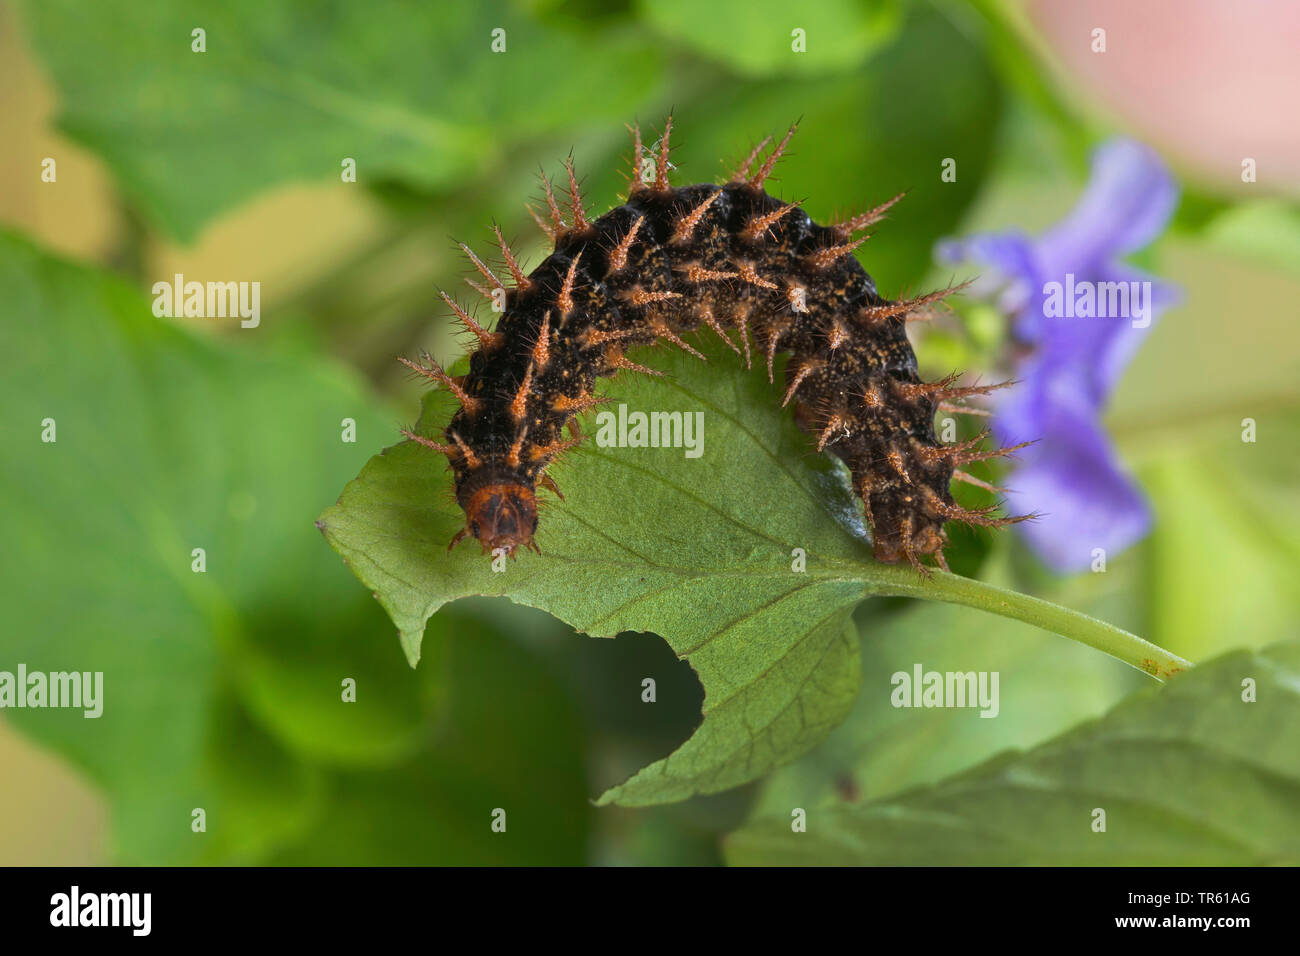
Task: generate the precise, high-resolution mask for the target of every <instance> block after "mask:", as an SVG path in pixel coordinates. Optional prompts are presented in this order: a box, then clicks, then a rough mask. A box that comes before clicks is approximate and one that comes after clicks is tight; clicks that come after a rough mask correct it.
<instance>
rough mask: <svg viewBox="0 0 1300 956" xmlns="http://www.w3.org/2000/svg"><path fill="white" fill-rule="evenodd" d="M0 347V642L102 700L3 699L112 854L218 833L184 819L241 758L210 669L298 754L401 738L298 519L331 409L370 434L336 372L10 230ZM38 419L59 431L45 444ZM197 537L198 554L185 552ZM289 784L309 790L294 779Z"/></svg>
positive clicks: (247, 842) (307, 515)
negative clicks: (76, 780)
mask: <svg viewBox="0 0 1300 956" xmlns="http://www.w3.org/2000/svg"><path fill="white" fill-rule="evenodd" d="M240 334H241V335H242V336H248V337H255V336H256V335H257V334H258V333H256V332H242V333H240ZM250 340H251V338H244V339H241V344H246V343H247V342H248V341H250ZM0 354H3V355H4V356H5V357H6V359H7V366H6V372H5V375H4V376H3V378H2V379H0V403H3V405H4V407H5V409H6V410H7V414H6V415H5V417H4V420H3V425H0V429H3V432H2V433H0V441H3V444H4V447H5V448H6V449H7V451H6V454H5V456H4V458H3V460H2V461H0V494H2V495H3V497H4V500H6V501H9V502H13V503H20V504H19V505H18V506H17V507H15V508H13V509H11V511H10V512H9V513H8V515H7V520H6V527H5V530H6V535H7V545H6V547H5V548H4V549H0V581H2V582H3V589H4V593H3V604H4V607H5V611H6V627H5V628H4V629H3V633H2V634H0V660H3V661H5V662H8V663H6V665H5V669H11V667H10V665H11V664H12V665H16V664H17V663H20V662H21V663H25V664H26V665H27V667H28V669H29V670H31V671H36V670H43V671H62V670H77V671H102V672H103V673H104V697H105V703H104V713H103V716H102V717H100V718H98V719H85V718H83V717H82V715H81V712H80V711H69V710H53V709H50V710H21V711H18V710H15V711H7V712H6V718H7V719H10V720H12V721H13V722H14V723H15V724H16V725H17V726H18V727H20V728H21V729H22V730H23V731H24V732H25V733H27V734H30V735H31V736H33V737H34V738H36V739H37V740H40V741H42V742H44V743H46V744H48V745H49V746H51V747H53V748H54V749H55V750H57V751H59V752H60V753H62V754H64V755H65V756H67V757H68V758H69V759H70V760H72V761H73V762H74V763H76V764H78V765H80V766H82V767H85V768H87V769H88V770H89V772H90V774H91V776H92V777H93V778H94V779H95V780H96V781H97V782H98V783H99V784H100V785H101V786H102V787H103V788H104V789H105V790H106V791H107V793H108V795H109V798H110V800H111V801H112V805H113V811H114V826H115V832H116V838H117V842H118V855H119V858H120V859H121V860H122V861H123V862H134V863H139V862H150V863H163V862H183V861H187V860H193V859H196V858H198V856H200V855H202V854H204V853H205V852H207V850H206V849H205V847H208V846H210V845H211V844H212V843H213V842H214V841H208V842H207V843H204V842H203V841H199V840H196V839H194V838H193V837H192V834H191V832H190V829H189V821H190V811H191V809H192V808H194V807H198V806H201V807H204V808H206V809H207V811H208V814H209V818H210V820H211V821H213V823H212V825H213V826H214V827H215V826H216V825H217V822H216V821H218V820H222V819H224V820H226V821H229V820H230V819H231V818H232V813H227V812H226V809H225V808H224V805H225V804H226V803H228V802H232V801H233V802H238V795H237V794H236V793H234V792H232V791H231V790H230V788H229V787H227V786H226V784H228V783H231V782H234V783H238V782H239V778H240V775H239V774H233V775H231V774H227V775H224V776H223V775H221V774H219V773H216V771H215V770H214V767H219V766H220V762H219V761H218V762H217V763H216V764H214V763H213V762H212V760H213V759H214V758H213V752H214V748H216V749H219V748H220V747H221V746H223V744H222V742H221V739H220V738H221V733H222V731H221V730H220V727H221V726H223V725H224V724H226V723H230V721H226V720H225V718H220V717H219V716H218V688H219V687H223V686H229V687H233V688H234V689H235V690H236V691H237V692H238V693H239V694H240V695H241V696H242V703H243V704H244V705H246V706H247V707H248V708H249V710H250V712H251V714H252V715H253V717H255V718H257V719H259V720H261V721H262V722H263V723H264V725H265V727H264V729H268V730H270V731H272V737H273V738H275V741H276V743H277V744H280V745H283V744H284V743H285V742H286V741H291V742H294V743H296V744H297V745H298V749H300V750H301V751H304V752H310V753H311V754H313V755H315V756H321V757H327V758H332V759H339V760H349V761H351V760H362V761H365V762H373V761H374V760H375V756H374V754H380V755H384V754H387V755H390V756H391V755H393V754H395V753H398V752H400V751H401V749H402V748H403V747H405V746H408V745H409V740H408V738H409V734H410V726H411V724H412V723H414V722H416V721H418V719H419V715H420V714H421V706H420V701H419V699H418V696H417V690H416V688H415V687H414V685H413V684H412V682H411V681H410V679H409V671H407V670H406V669H405V667H404V666H403V665H402V663H401V660H400V658H399V657H398V655H396V654H393V653H392V652H391V650H390V649H389V646H388V645H387V642H383V641H377V640H374V639H369V640H367V638H371V637H372V636H373V635H374V634H376V633H377V632H379V631H382V630H383V627H382V624H381V623H380V622H381V621H382V616H381V615H379V614H378V609H377V608H376V607H374V605H373V604H372V603H371V602H370V600H369V598H367V597H365V596H364V595H362V594H359V593H358V592H357V591H356V590H355V588H354V587H353V586H351V584H350V579H349V578H348V575H347V574H346V572H345V571H344V569H342V568H340V567H339V566H338V562H337V561H334V560H332V559H331V558H330V556H329V555H327V554H323V553H322V549H321V548H320V543H319V541H318V540H317V539H316V536H315V534H314V532H313V531H312V527H311V521H312V517H313V514H312V511H313V508H312V505H313V503H314V502H315V501H318V500H319V499H320V498H321V497H322V496H324V495H327V494H328V493H329V491H328V490H327V489H332V488H337V486H338V482H340V481H342V480H344V478H345V477H346V476H347V475H348V474H349V473H352V472H354V471H355V469H356V467H357V464H358V460H357V457H356V456H357V446H356V445H350V444H345V443H343V442H342V441H341V440H340V438H341V431H340V424H341V421H342V419H344V418H353V419H355V420H356V423H357V431H358V434H359V435H360V436H362V438H363V440H364V439H365V437H366V436H372V440H373V436H376V435H379V434H382V433H384V432H386V431H387V429H388V428H389V427H390V425H389V422H388V420H387V416H386V415H383V414H381V413H380V412H379V411H377V410H376V409H375V408H373V406H372V400H371V399H370V398H369V397H368V396H367V395H366V394H365V392H364V390H363V389H362V388H361V386H360V385H359V383H358V382H357V381H355V379H354V378H353V377H352V376H350V375H348V374H347V373H345V372H344V371H343V370H341V369H340V368H338V367H335V366H333V365H330V364H326V363H322V362H317V361H309V360H305V359H303V358H301V357H296V356H292V355H288V354H273V353H264V354H257V353H255V352H252V351H251V350H249V349H247V348H245V349H235V348H231V347H229V346H222V345H217V344H214V343H212V342H208V341H203V340H200V339H199V338H197V337H195V336H193V335H191V334H189V333H186V332H185V331H183V330H181V329H179V328H177V327H176V326H174V325H173V324H171V323H170V322H168V321H166V320H161V319H157V318H155V317H154V316H153V315H152V313H151V309H150V303H149V300H148V299H147V298H146V297H144V296H142V295H140V294H139V293H138V292H137V291H135V290H134V289H132V288H130V287H128V286H127V285H126V284H124V283H122V282H121V281H119V280H116V279H112V278H109V277H106V276H104V275H102V274H99V273H96V272H93V271H90V270H87V269H83V268H80V267H77V266H75V265H72V264H69V263H66V262H64V261H61V260H58V259H54V258H52V257H50V256H47V255H46V254H44V253H42V252H40V251H39V250H37V249H35V248H33V247H32V246H31V245H29V244H28V243H26V242H25V241H24V240H22V239H20V238H17V237H15V236H12V235H8V234H0ZM46 418H50V419H53V420H54V421H55V427H56V428H57V439H58V440H57V442H54V443H43V442H42V441H41V433H42V429H43V425H42V421H43V420H44V419H46ZM194 548H203V549H205V551H206V564H207V570H206V573H195V572H193V571H192V570H191V562H192V560H193V558H192V556H191V551H192V549H194ZM377 624H378V625H379V627H376V625H377ZM308 658H311V659H312V660H311V665H312V666H310V667H305V666H304V663H305V662H306V661H307V659H308ZM346 677H353V678H356V679H358V680H359V681H360V682H361V686H362V690H361V693H360V694H359V695H358V702H357V703H356V704H344V703H343V702H342V700H341V696H340V695H341V682H342V680H343V679H344V678H346ZM380 688H383V689H382V690H380ZM345 708H348V709H349V716H348V717H347V718H340V717H339V716H337V715H338V713H339V712H340V711H342V710H344V709H345ZM229 709H230V708H229V707H228V706H226V705H222V712H228V711H229ZM238 719H239V720H246V719H247V718H246V717H239V718H238ZM322 729H324V730H326V731H328V733H329V734H330V738H329V739H322V737H321V730H322ZM272 746H273V745H272V744H270V743H268V744H267V745H266V748H262V749H268V748H271V747H272ZM286 763H287V760H286ZM284 773H285V774H286V775H288V776H289V777H292V776H293V774H294V773H297V771H292V772H291V771H290V768H289V766H287V765H286V767H285V768H284ZM267 782H268V785H270V784H273V783H274V781H272V780H270V779H269V778H268V781H267ZM289 784H292V787H291V788H290V789H291V790H292V791H293V792H300V793H302V794H303V795H304V800H303V801H297V802H295V803H294V805H301V806H303V807H307V805H308V802H309V801H306V800H305V796H306V794H307V791H306V789H305V787H306V782H305V781H303V786H302V787H299V786H298V784H297V783H294V782H293V780H291V779H290V780H286V786H289ZM232 805H233V803H232ZM266 819H267V818H266V815H265V814H262V815H261V817H260V820H259V821H253V822H255V823H256V826H257V827H258V828H259V830H260V831H261V836H258V837H257V838H256V839H253V838H252V836H251V835H247V838H246V836H241V835H238V834H232V833H226V834H222V835H221V839H220V841H215V842H219V843H221V845H225V846H227V847H230V848H232V850H234V849H238V850H239V852H245V851H247V850H248V848H249V847H250V846H264V845H265V844H266V843H267V841H268V839H269V834H268V833H267V832H266V831H267V830H268V824H267V823H266ZM280 822H281V823H284V824H285V825H286V826H287V825H288V824H289V822H290V821H288V820H282V821H280ZM277 825H278V824H277ZM213 832H214V836H215V831H213Z"/></svg>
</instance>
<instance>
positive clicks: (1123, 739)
mask: <svg viewBox="0 0 1300 956" xmlns="http://www.w3.org/2000/svg"><path fill="white" fill-rule="evenodd" d="M1247 678H1249V679H1251V680H1252V681H1253V682H1254V683H1255V685H1256V689H1255V693H1256V695H1257V700H1256V702H1254V703H1246V702H1244V701H1243V699H1242V696H1243V693H1244V691H1243V682H1244V681H1245V680H1246V679H1247ZM1298 734H1300V642H1294V641H1293V642H1287V643H1284V644H1276V645H1273V646H1272V647H1270V648H1267V649H1265V650H1263V651H1260V652H1258V653H1249V652H1244V651H1238V652H1234V653H1231V654H1228V655H1226V656H1224V657H1220V658H1217V659H1216V660H1214V661H1211V662H1208V663H1206V664H1202V665H1199V666H1197V667H1196V668H1194V669H1193V670H1191V671H1190V672H1188V673H1185V674H1183V675H1181V676H1179V677H1177V678H1175V679H1174V680H1172V681H1171V682H1170V683H1169V684H1167V685H1165V686H1164V687H1162V688H1160V689H1158V690H1149V691H1142V692H1139V693H1137V694H1135V695H1133V696H1132V697H1130V698H1128V699H1127V700H1125V701H1124V702H1123V703H1121V704H1120V705H1119V706H1117V707H1116V708H1115V709H1114V710H1112V711H1111V712H1110V713H1108V714H1107V715H1106V716H1105V717H1103V718H1101V719H1100V720H1098V721H1093V722H1090V723H1088V724H1086V725H1084V726H1082V727H1079V728H1077V729H1075V730H1073V731H1071V732H1069V733H1067V734H1065V735H1064V736H1062V737H1059V738H1057V739H1056V740H1053V741H1051V742H1050V743H1046V744H1043V745H1042V746H1040V747H1036V748H1034V749H1033V750H1030V751H1027V752H1009V753H1005V754H1003V755H1001V756H1000V757H996V758H994V759H993V760H990V761H988V762H987V763H984V764H982V765H981V766H979V767H976V768H975V769H973V770H971V771H969V772H967V773H963V774H960V775H958V776H956V777H951V778H948V779H946V780H944V781H941V782H940V783H938V784H935V785H933V786H928V787H922V788H918V789H915V790H911V791H909V792H907V793H903V794H899V795H897V796H894V797H889V798H886V799H883V800H879V801H875V802H868V803H862V804H859V805H857V806H845V807H839V808H834V809H832V808H826V809H822V810H816V809H814V810H810V812H809V814H808V829H807V832H806V833H795V832H792V830H791V817H790V816H789V814H788V812H787V813H786V814H784V815H782V816H776V817H772V818H767V819H762V820H757V821H755V822H753V823H751V824H749V825H748V826H746V827H744V828H742V829H741V830H738V831H736V832H735V833H733V834H732V835H731V836H730V837H728V838H727V841H726V849H727V858H728V861H729V862H731V863H733V864H764V865H781V864H787V865H788V864H838V865H864V864H865V865H872V864H883V865H900V864H903V865H906V864H949V865H951V864H979V865H1019V864H1027V865H1060V864H1066V865H1113V866H1130V865H1143V866H1152V865H1219V866H1225V865H1229V866H1230V865H1238V866H1251V865H1255V866H1258V865H1269V864H1292V865H1294V864H1295V863H1297V862H1298V861H1300V748H1297V747H1296V746H1295V740H1296V736H1297V735H1298ZM1096 808H1100V809H1102V810H1104V811H1105V813H1106V818H1105V824H1106V830H1105V832H1104V833H1099V832H1093V829H1092V824H1093V819H1094V810H1095V809H1096Z"/></svg>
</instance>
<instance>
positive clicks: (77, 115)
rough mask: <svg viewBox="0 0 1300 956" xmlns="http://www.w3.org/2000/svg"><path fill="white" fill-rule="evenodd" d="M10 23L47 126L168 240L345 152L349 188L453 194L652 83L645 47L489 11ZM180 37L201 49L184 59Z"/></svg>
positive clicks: (305, 1)
mask: <svg viewBox="0 0 1300 956" xmlns="http://www.w3.org/2000/svg"><path fill="white" fill-rule="evenodd" d="M24 11H25V14H26V16H25V21H26V23H27V24H28V26H29V28H30V30H31V32H32V35H33V38H34V40H35V45H36V48H37V50H38V51H39V53H40V54H41V56H42V58H43V60H44V62H45V65H46V66H47V67H48V68H49V70H50V72H51V73H52V75H53V78H54V81H55V84H56V85H57V86H58V88H59V92H60V103H61V108H62V112H61V113H60V120H59V123H60V126H61V127H62V128H63V129H64V130H65V131H66V132H67V133H68V134H69V135H70V136H72V137H73V138H74V139H76V140H77V141H79V142H81V143H82V144H84V145H86V146H87V147H89V148H90V149H92V150H94V151H95V152H97V153H99V154H100V155H101V156H102V157H103V158H104V160H105V161H106V162H107V163H108V164H109V166H110V167H111V168H112V169H113V171H114V172H115V173H116V175H117V176H118V178H119V180H120V181H121V184H122V187H123V189H124V190H125V191H126V193H127V195H128V196H130V197H131V199H132V200H134V201H135V202H136V203H138V204H139V205H140V207H141V208H142V209H144V210H145V211H146V212H147V213H148V214H149V216H150V217H152V218H153V219H155V220H156V221H157V222H158V223H159V224H160V225H161V226H163V227H164V228H165V229H166V230H167V231H168V232H170V233H172V234H174V235H176V236H178V237H180V238H182V239H192V238H193V237H194V236H195V235H196V234H197V233H198V231H199V229H200V228H201V227H202V226H203V225H204V223H205V222H206V221H207V220H209V219H210V218H212V217H213V216H214V215H216V214H217V213H219V212H221V211H223V210H225V209H227V208H229V207H230V206H233V205H235V204H236V203H239V202H241V201H243V200H245V199H247V198H249V197H250V196H252V195H254V194H255V193H257V192H260V191H262V190H265V189H267V188H269V187H270V186H272V185H275V184H277V183H281V182H287V181H291V180H303V179H307V180H329V179H333V180H334V181H335V182H339V178H338V177H339V175H340V172H341V165H340V164H341V162H342V161H343V159H344V158H345V157H350V158H352V159H355V160H356V164H357V177H358V182H360V183H375V182H377V181H379V180H380V179H382V178H394V179H398V180H401V181H404V182H407V183H410V184H412V185H414V186H416V187H419V188H422V189H429V188H433V187H454V186H456V185H458V184H459V183H460V181H461V180H462V179H464V178H466V177H473V176H476V175H478V174H479V172H480V171H481V170H482V169H483V168H484V167H487V166H491V165H493V164H494V163H496V162H497V161H498V160H499V158H500V156H501V154H502V151H503V150H504V149H505V147H507V146H508V145H509V142H510V141H511V140H513V139H518V138H524V137H528V136H532V135H536V134H539V133H545V132H549V131H551V130H553V129H555V128H557V127H561V126H565V125H569V124H572V123H573V121H574V117H575V116H577V117H581V118H582V120H583V121H586V122H597V121H609V122H613V121H615V120H617V121H619V122H622V121H623V120H624V119H626V117H628V116H629V115H630V114H631V113H632V112H633V111H634V107H635V105H636V104H637V103H638V102H640V101H641V98H642V97H643V96H644V95H645V93H646V92H647V90H648V89H649V88H650V87H651V85H652V84H653V83H654V82H655V80H656V79H657V76H658V72H659V57H658V54H657V51H656V49H655V48H654V47H653V46H652V45H650V44H647V43H645V42H644V41H641V40H637V39H635V38H633V37H632V36H630V35H629V34H627V33H611V32H601V33H599V34H591V35H588V34H580V33H570V32H560V31H558V30H555V29H551V28H546V27H543V26H541V25H539V24H537V23H535V22H533V21H532V20H531V19H529V18H528V16H527V15H526V14H525V13H523V12H522V11H519V10H517V9H515V8H513V7H512V6H511V5H510V4H508V3H506V2H504V0H486V2H480V3H455V4H446V3H444V4H438V5H436V6H431V7H412V6H411V5H410V4H407V3H402V2H399V0H378V2H373V3H367V4H363V5H359V4H355V3H348V2H344V0H330V2H324V3H323V2H317V0H286V2H283V3H276V4H270V5H268V4H265V3H262V2H260V0H229V2H226V3H222V4H208V5H205V7H204V8H203V10H202V11H201V12H200V11H196V10H195V9H194V8H193V6H192V5H191V4H189V3H185V2H181V0H164V2H157V3H150V4H147V5H141V4H135V3H125V2H115V3H110V2H105V3H95V4H90V5H87V4H84V3H78V2H76V0H42V2H40V3H27V4H24ZM196 28H202V29H204V30H206V47H207V51H206V52H204V53H196V52H192V50H191V43H192V40H191V31H192V30H194V29H196ZM497 29H501V30H504V31H505V44H506V47H505V51H504V52H499V53H495V52H493V50H492V44H493V40H494V37H493V31H494V30H497ZM578 64H580V65H581V67H582V68H581V69H574V68H573V67H574V66H575V65H578ZM592 75H599V76H600V78H601V79H600V89H599V96H595V97H593V95H592V86H591V81H590V77H591V76H592ZM539 80H540V81H541V82H540V83H539ZM341 186H342V184H341ZM342 188H348V187H347V186H342Z"/></svg>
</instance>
